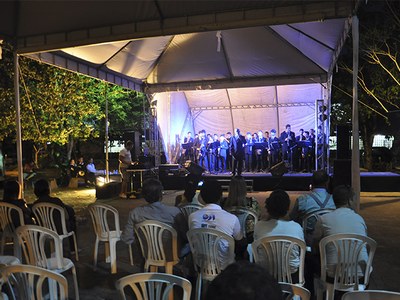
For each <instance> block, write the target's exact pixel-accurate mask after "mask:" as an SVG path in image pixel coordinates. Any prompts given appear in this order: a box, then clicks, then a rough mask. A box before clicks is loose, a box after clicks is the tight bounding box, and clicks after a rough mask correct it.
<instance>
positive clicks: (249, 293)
mask: <svg viewBox="0 0 400 300" xmlns="http://www.w3.org/2000/svg"><path fill="white" fill-rule="evenodd" d="M204 299H206V300H282V299H283V298H282V290H281V288H280V286H279V284H278V282H277V281H276V280H275V278H273V277H272V276H271V275H270V274H269V273H268V270H266V269H265V268H263V267H262V266H260V265H258V264H252V263H249V262H246V261H240V262H237V263H234V264H231V265H229V266H228V267H227V268H226V269H225V270H224V271H222V272H221V274H219V275H218V276H217V277H216V278H215V279H214V280H213V281H212V282H211V283H210V285H209V287H208V289H207V292H206V295H205V298H204Z"/></svg>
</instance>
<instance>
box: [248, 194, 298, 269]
mask: <svg viewBox="0 0 400 300" xmlns="http://www.w3.org/2000/svg"><path fill="white" fill-rule="evenodd" d="M289 206H290V198H289V195H288V194H287V193H286V192H285V191H283V190H275V191H273V192H272V193H271V195H270V196H269V197H268V198H267V199H266V200H265V208H266V209H267V212H268V214H269V217H270V218H269V220H268V221H259V222H257V223H256V225H255V228H254V240H257V239H260V238H262V237H272V236H277V235H286V236H290V237H294V238H298V239H300V240H303V241H304V234H303V228H302V227H301V226H300V225H299V224H297V223H296V222H294V221H286V220H284V217H285V216H286V215H287V213H288V211H289ZM299 265H300V250H299V249H298V247H297V248H295V247H294V248H293V251H292V253H291V258H290V268H291V270H290V271H291V273H292V274H294V273H296V272H297V271H298V269H299Z"/></svg>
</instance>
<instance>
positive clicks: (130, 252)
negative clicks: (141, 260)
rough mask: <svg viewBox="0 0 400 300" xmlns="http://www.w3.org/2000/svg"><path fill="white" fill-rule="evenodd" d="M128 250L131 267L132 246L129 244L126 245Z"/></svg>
mask: <svg viewBox="0 0 400 300" xmlns="http://www.w3.org/2000/svg"><path fill="white" fill-rule="evenodd" d="M128 250H129V260H130V263H131V266H133V255H132V245H131V244H129V245H128Z"/></svg>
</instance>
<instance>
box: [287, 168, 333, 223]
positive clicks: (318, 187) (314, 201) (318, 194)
mask: <svg viewBox="0 0 400 300" xmlns="http://www.w3.org/2000/svg"><path fill="white" fill-rule="evenodd" d="M328 183H329V176H328V174H327V173H326V172H325V171H324V170H318V171H315V172H314V173H313V176H312V191H311V193H307V194H304V195H301V196H300V197H298V198H297V199H296V202H295V204H294V207H293V209H292V211H291V212H290V218H291V219H292V220H294V221H296V222H298V223H300V224H301V222H302V219H303V217H304V216H305V215H306V214H308V213H310V212H314V211H317V210H320V209H326V208H333V209H334V208H335V203H334V202H333V199H332V195H331V194H329V193H328V192H327V187H328Z"/></svg>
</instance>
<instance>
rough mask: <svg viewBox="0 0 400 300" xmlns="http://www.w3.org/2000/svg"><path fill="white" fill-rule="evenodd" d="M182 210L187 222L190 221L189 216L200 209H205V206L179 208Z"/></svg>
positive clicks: (190, 205) (193, 205)
mask: <svg viewBox="0 0 400 300" xmlns="http://www.w3.org/2000/svg"><path fill="white" fill-rule="evenodd" d="M179 208H180V210H181V211H182V213H183V215H184V216H185V218H186V220H188V219H189V215H190V214H191V213H193V212H195V211H198V210H199V209H201V208H203V205H200V204H185V205H182V206H179Z"/></svg>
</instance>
